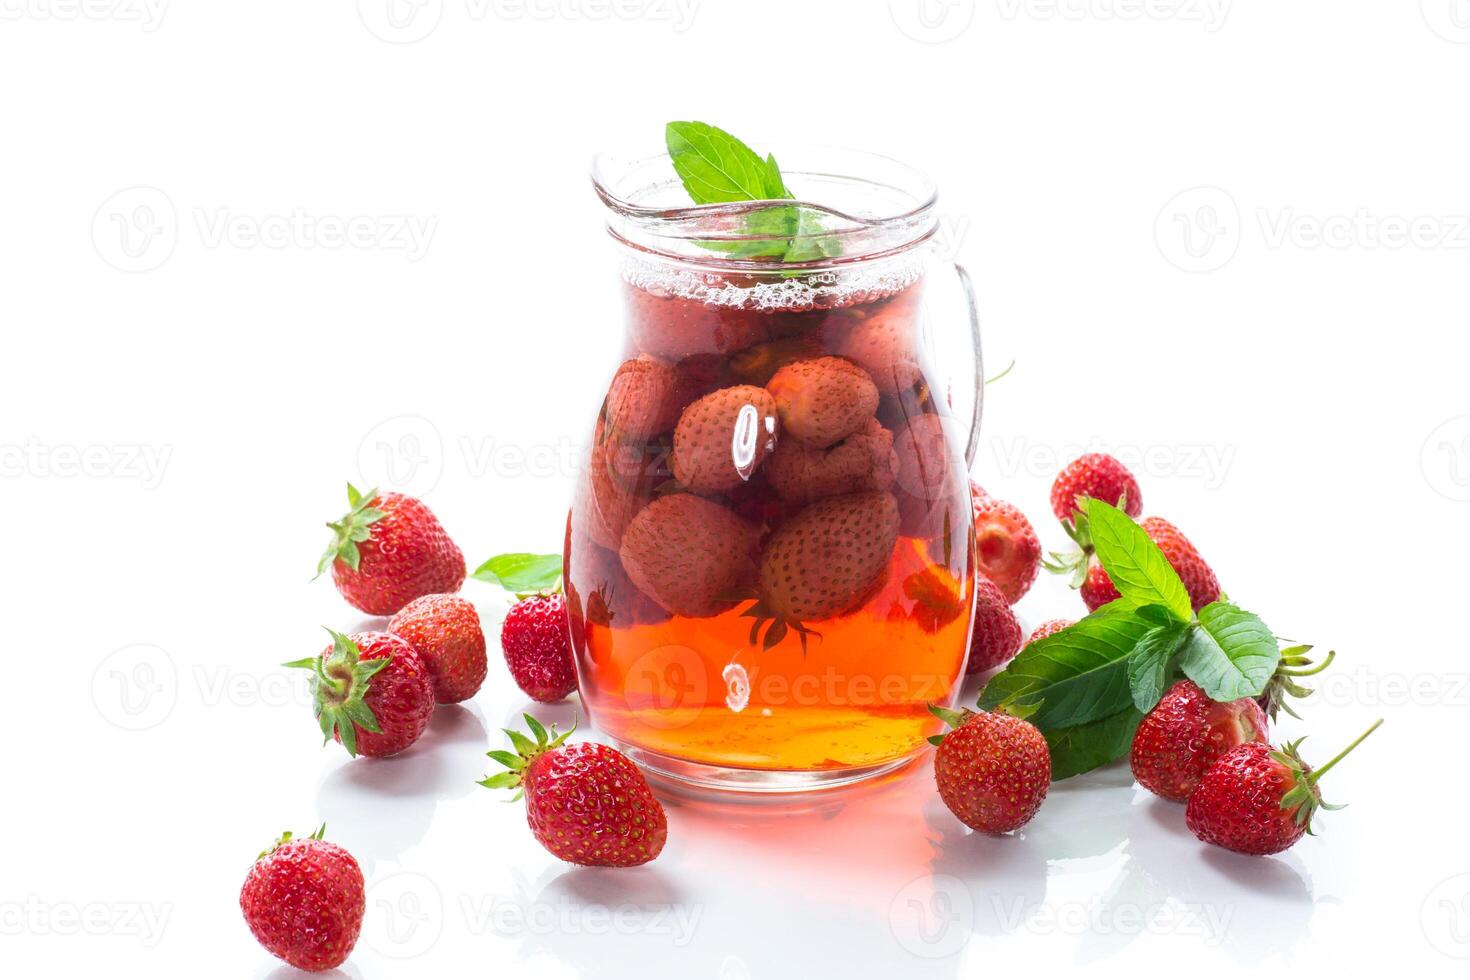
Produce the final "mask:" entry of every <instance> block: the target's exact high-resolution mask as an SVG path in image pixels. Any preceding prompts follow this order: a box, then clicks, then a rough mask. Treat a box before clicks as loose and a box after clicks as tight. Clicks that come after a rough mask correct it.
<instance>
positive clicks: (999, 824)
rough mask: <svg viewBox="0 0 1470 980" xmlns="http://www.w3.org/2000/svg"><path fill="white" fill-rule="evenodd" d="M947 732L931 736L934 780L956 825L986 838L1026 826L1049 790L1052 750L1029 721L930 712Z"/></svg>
mask: <svg viewBox="0 0 1470 980" xmlns="http://www.w3.org/2000/svg"><path fill="white" fill-rule="evenodd" d="M929 710H930V711H932V712H934V714H935V715H937V716H938V717H939V718H941V719H943V720H944V721H945V723H947V724H949V725H950V726H952V730H951V731H948V732H945V733H944V734H943V735H935V736H933V737H932V738H930V739H929V741H930V742H932V743H934V744H935V745H937V746H939V751H937V752H935V753H934V781H935V783H937V784H938V786H939V798H940V799H942V800H943V801H944V805H945V806H947V807H949V810H950V812H951V813H953V814H954V815H955V816H956V817H959V818H960V822H961V823H963V824H964V825H965V826H967V827H970V828H972V829H974V830H979V831H982V832H984V833H987V834H1008V833H1010V832H1011V831H1013V830H1018V829H1020V828H1021V827H1023V826H1025V825H1026V824H1027V823H1028V822H1029V821H1030V820H1031V818H1032V817H1034V816H1036V811H1037V810H1039V809H1040V808H1041V802H1042V801H1043V800H1045V799H1046V791H1047V789H1048V787H1050V785H1051V750H1050V749H1048V748H1047V745H1046V739H1045V738H1044V737H1042V734H1041V732H1040V731H1038V730H1037V728H1036V726H1035V725H1033V724H1031V723H1030V722H1029V721H1025V720H1024V719H1021V718H1016V717H1014V716H1012V715H1008V714H1003V713H1000V712H990V711H979V712H976V711H968V710H964V711H950V710H947V709H944V708H937V707H931V708H930V709H929Z"/></svg>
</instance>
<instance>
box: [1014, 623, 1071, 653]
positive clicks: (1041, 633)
mask: <svg viewBox="0 0 1470 980" xmlns="http://www.w3.org/2000/svg"><path fill="white" fill-rule="evenodd" d="M1075 625H1076V623H1075V622H1074V621H1073V620H1070V619H1048V620H1047V621H1046V622H1044V623H1042V624H1041V625H1040V626H1038V627H1036V628H1035V629H1034V630H1032V631H1031V635H1030V636H1028V637H1026V642H1025V643H1023V644H1022V645H1021V649H1022V650H1024V649H1026V648H1027V647H1029V646H1030V645H1031V644H1033V643H1035V642H1036V641H1037V640H1044V639H1046V638H1047V637H1048V636H1054V635H1056V634H1057V633H1060V632H1061V631H1062V630H1064V629H1066V628H1067V627H1068V626H1075Z"/></svg>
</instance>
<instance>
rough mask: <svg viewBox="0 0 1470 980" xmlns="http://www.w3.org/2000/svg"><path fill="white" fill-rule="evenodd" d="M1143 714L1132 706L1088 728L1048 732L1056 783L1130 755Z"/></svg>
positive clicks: (1093, 722) (1075, 726) (1079, 727)
mask: <svg viewBox="0 0 1470 980" xmlns="http://www.w3.org/2000/svg"><path fill="white" fill-rule="evenodd" d="M1142 720H1143V712H1141V711H1139V710H1138V709H1137V708H1135V707H1133V706H1131V705H1130V706H1129V707H1127V708H1124V709H1123V710H1122V711H1119V712H1117V713H1116V714H1111V715H1108V716H1107V717H1106V718H1099V719H1098V720H1097V721H1092V722H1088V723H1087V724H1085V725H1074V726H1072V727H1070V728H1058V729H1055V730H1053V731H1050V732H1047V733H1046V744H1047V747H1048V748H1049V749H1050V750H1051V778H1052V780H1053V781H1055V780H1058V779H1066V778H1067V777H1068V776H1076V775H1078V774H1079V773H1084V772H1088V771H1090V770H1093V769H1096V768H1097V767H1098V766H1105V765H1107V764H1108V763H1109V762H1112V761H1113V760H1114V759H1117V758H1120V757H1122V756H1124V755H1127V754H1128V750H1129V748H1130V747H1131V746H1132V745H1133V733H1134V731H1136V730H1137V728H1138V723H1139V722H1140V721H1142Z"/></svg>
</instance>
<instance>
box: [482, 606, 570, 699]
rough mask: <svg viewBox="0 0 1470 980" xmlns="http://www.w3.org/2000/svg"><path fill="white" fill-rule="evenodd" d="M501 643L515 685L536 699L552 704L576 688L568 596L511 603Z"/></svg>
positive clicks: (501, 631) (502, 629) (506, 615)
mask: <svg viewBox="0 0 1470 980" xmlns="http://www.w3.org/2000/svg"><path fill="white" fill-rule="evenodd" d="M500 646H501V649H503V650H504V651H505V663H506V666H507V667H509V668H510V675H511V676H512V677H514V678H515V682H516V686H517V687H519V688H520V689H521V690H522V691H524V692H525V694H526V696H527V697H529V698H531V699H532V700H533V701H541V702H543V703H546V704H550V703H552V702H554V701H561V700H563V699H564V698H565V697H566V696H567V695H568V694H571V693H572V692H573V691H575V690H576V689H577V670H576V667H575V666H574V665H573V663H574V662H573V659H572V634H571V628H570V626H569V625H568V620H567V599H566V596H564V595H562V594H560V593H553V594H550V595H533V596H527V597H526V598H524V599H521V600H520V601H519V602H517V603H516V604H515V605H514V606H511V607H510V612H508V613H506V614H505V622H504V623H503V624H501V627H500Z"/></svg>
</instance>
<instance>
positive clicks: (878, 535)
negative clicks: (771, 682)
mask: <svg viewBox="0 0 1470 980" xmlns="http://www.w3.org/2000/svg"><path fill="white" fill-rule="evenodd" d="M897 541H898V504H897V503H896V502H895V501H894V499H893V495H892V494H889V493H885V492H883V491H881V490H871V491H867V492H865V493H849V494H842V495H839V496H835V497H823V498H822V499H821V500H818V501H816V502H815V503H812V504H808V505H807V506H806V507H805V508H804V509H803V510H802V511H801V512H800V513H799V514H797V515H796V516H795V517H793V518H791V519H790V520H788V521H787V522H786V523H785V524H783V525H781V529H780V530H778V531H777V532H776V533H775V534H774V535H772V536H771V540H770V541H769V542H768V543H767V544H766V549H765V552H764V553H763V554H762V555H761V563H760V595H761V599H760V603H759V606H760V607H761V608H760V611H761V612H763V613H766V614H769V615H770V616H771V617H772V618H774V619H776V620H777V621H780V622H784V623H785V624H787V625H788V626H790V625H794V624H797V623H802V622H811V621H814V620H823V619H830V618H832V617H833V616H839V615H842V614H843V613H846V612H850V611H851V610H853V609H855V608H856V607H858V606H860V605H862V603H863V602H864V601H865V600H866V599H867V598H868V597H869V596H870V595H871V594H872V592H873V590H874V589H875V588H877V587H878V586H879V585H881V584H882V582H883V578H884V575H885V574H886V573H887V571H888V563H889V560H890V559H891V558H892V557H893V546H894V545H895V544H896V543H897ZM757 620H758V622H757V625H759V616H758V617H757ZM783 632H784V631H783ZM778 640H779V634H778Z"/></svg>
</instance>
